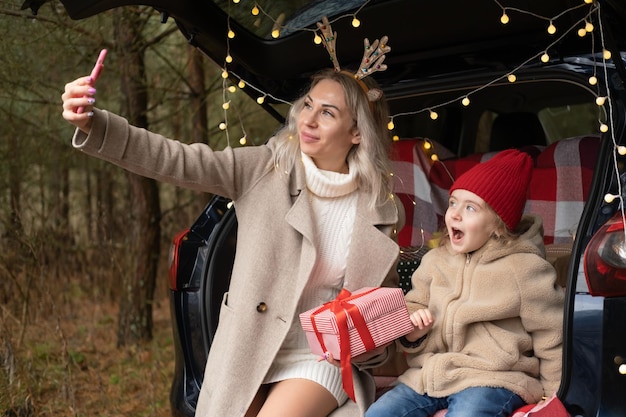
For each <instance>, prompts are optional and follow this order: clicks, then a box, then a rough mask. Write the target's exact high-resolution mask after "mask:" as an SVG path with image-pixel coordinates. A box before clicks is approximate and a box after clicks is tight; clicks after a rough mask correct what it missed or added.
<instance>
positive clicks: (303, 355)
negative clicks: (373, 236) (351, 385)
mask: <svg viewBox="0 0 626 417" xmlns="http://www.w3.org/2000/svg"><path fill="white" fill-rule="evenodd" d="M302 162H303V163H304V167H305V172H306V183H307V188H308V191H309V195H310V196H311V204H312V206H313V212H314V213H315V218H314V221H315V225H316V236H315V242H314V243H315V248H316V250H317V259H316V262H315V266H314V267H313V271H312V272H311V276H310V277H309V281H308V283H307V285H306V287H305V289H304V291H303V293H302V297H301V299H300V302H299V304H298V309H297V311H298V314H299V313H301V312H303V311H307V310H309V309H311V308H314V307H317V306H319V305H321V304H324V303H326V302H328V301H330V300H332V299H334V298H335V297H336V296H337V294H339V291H340V290H341V288H342V287H343V286H344V285H345V282H344V275H345V270H346V263H347V258H348V252H349V249H350V241H351V237H352V229H353V226H354V219H355V215H356V199H357V194H356V193H355V192H354V191H355V190H356V189H357V184H356V181H355V180H354V173H353V172H351V173H349V174H341V173H337V172H332V171H324V170H320V169H318V168H317V166H316V165H315V163H314V162H313V160H312V159H311V158H310V157H308V156H306V155H304V154H302ZM298 314H296V316H295V317H293V321H292V324H291V330H290V332H289V334H288V336H287V338H286V339H285V342H284V343H283V346H282V348H281V350H280V351H279V352H278V355H277V357H276V359H275V360H274V364H273V365H272V367H271V368H270V370H269V372H268V374H267V376H266V378H265V382H266V383H269V382H277V381H281V380H284V379H289V378H306V379H310V380H313V381H316V382H318V383H319V384H321V385H323V386H325V387H326V388H327V389H328V390H329V391H330V392H331V393H333V395H334V396H335V398H337V401H338V402H339V405H341V404H343V403H344V402H345V401H346V399H347V395H346V394H345V392H344V391H343V388H342V386H341V371H340V369H339V368H337V367H335V366H333V365H331V364H329V363H327V362H326V361H322V362H318V361H317V359H318V358H317V357H316V356H315V355H313V354H312V353H311V351H310V349H309V345H308V343H307V340H306V337H305V334H304V331H303V330H302V328H301V326H300V319H299V316H298Z"/></svg>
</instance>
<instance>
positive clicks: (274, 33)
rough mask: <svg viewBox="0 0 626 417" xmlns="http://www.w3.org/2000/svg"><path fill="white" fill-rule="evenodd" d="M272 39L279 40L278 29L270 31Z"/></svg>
mask: <svg viewBox="0 0 626 417" xmlns="http://www.w3.org/2000/svg"><path fill="white" fill-rule="evenodd" d="M272 38H274V39H278V38H280V29H278V28H274V29H272Z"/></svg>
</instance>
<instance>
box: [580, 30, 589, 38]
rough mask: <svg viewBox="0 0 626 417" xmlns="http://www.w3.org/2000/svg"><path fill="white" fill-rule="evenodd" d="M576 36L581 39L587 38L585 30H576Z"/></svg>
mask: <svg viewBox="0 0 626 417" xmlns="http://www.w3.org/2000/svg"><path fill="white" fill-rule="evenodd" d="M578 36H580V37H581V38H584V37H585V36H587V29H585V28H580V29H578Z"/></svg>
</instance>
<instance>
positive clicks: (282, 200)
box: [62, 70, 404, 417]
mask: <svg viewBox="0 0 626 417" xmlns="http://www.w3.org/2000/svg"><path fill="white" fill-rule="evenodd" d="M90 81H91V80H90V79H89V77H83V78H79V79H77V80H75V81H73V82H71V83H69V84H67V85H66V88H65V93H64V94H63V97H62V98H63V117H64V118H65V119H66V120H67V121H68V122H70V123H72V124H73V125H75V126H76V127H77V128H78V129H77V131H76V133H75V135H74V138H73V140H72V143H73V145H74V146H75V147H76V148H78V149H80V150H82V151H83V152H85V153H87V154H90V155H93V156H96V157H99V158H101V159H104V160H107V161H110V162H113V163H115V164H117V165H119V166H121V167H123V168H125V169H127V170H129V171H132V172H134V173H137V174H140V175H144V176H147V177H150V178H155V179H157V180H161V181H166V182H169V183H172V184H175V185H178V186H181V187H187V188H191V189H194V190H198V191H202V192H209V193H214V194H219V195H222V196H225V197H228V198H230V199H232V201H233V202H234V205H235V207H236V211H237V219H238V240H237V251H236V258H235V262H234V267H233V272H232V279H231V283H230V288H229V291H228V292H227V293H226V294H225V296H224V300H223V302H222V306H221V312H220V318H219V326H218V329H217V332H216V335H215V339H214V341H213V344H212V346H211V350H210V352H209V357H208V361H207V365H206V371H205V378H204V384H203V386H202V390H201V393H200V398H199V403H198V406H197V410H196V415H197V416H210V417H223V416H229V417H230V416H261V417H264V416H272V417H276V416H286V417H287V416H288V417H293V416H312V417H313V416H327V415H330V414H331V413H332V415H333V416H339V415H346V416H358V415H363V413H364V411H365V409H366V408H367V406H368V405H369V404H370V403H371V402H372V401H373V399H374V384H373V380H372V378H371V376H370V375H369V374H368V373H367V372H365V371H364V369H366V368H368V367H373V366H377V365H379V364H381V363H383V362H384V361H385V360H386V358H387V350H386V349H378V350H376V351H374V352H369V353H366V354H363V355H361V356H360V357H357V358H353V365H355V369H354V385H355V395H356V404H355V403H354V402H352V401H348V400H347V396H346V393H345V392H344V391H343V389H342V384H341V373H340V368H338V367H337V366H335V364H336V363H335V362H334V361H333V360H332V358H330V359H328V360H327V361H321V362H319V361H318V358H317V357H315V356H314V355H312V354H311V353H310V350H309V347H308V344H307V342H306V338H305V336H304V332H303V331H302V329H301V327H300V324H299V319H298V314H299V313H301V312H303V311H306V310H308V309H310V308H313V307H316V306H318V305H320V304H322V303H325V302H328V301H330V300H332V299H334V298H335V296H336V295H337V294H338V293H339V291H340V290H341V289H342V288H347V289H348V290H350V291H354V290H357V289H359V288H362V287H368V286H381V285H384V286H395V285H397V272H396V261H397V258H398V254H399V248H398V246H397V244H396V242H395V241H394V240H395V236H396V232H397V230H399V228H400V227H401V226H402V225H401V224H399V223H401V222H402V221H403V215H404V213H403V211H402V208H401V207H402V206H401V204H400V203H399V202H398V203H396V200H395V199H394V198H393V195H392V190H391V177H390V162H389V159H388V147H389V145H390V137H389V132H388V131H387V129H386V123H387V121H388V112H387V107H386V103H385V101H384V99H377V98H373V100H374V101H370V100H371V99H370V98H368V94H367V92H368V90H373V89H374V88H375V87H376V83H375V82H374V81H373V80H372V79H371V78H363V79H360V80H357V79H356V78H355V77H354V75H352V74H349V73H347V72H344V71H333V70H325V71H322V72H320V73H319V74H317V75H316V76H315V77H314V78H313V81H312V84H311V87H310V89H309V91H308V92H307V93H306V94H305V95H304V96H303V97H301V98H300V99H298V100H297V101H296V102H295V103H294V105H293V106H292V108H291V110H290V113H289V116H288V120H287V123H286V125H285V127H284V128H283V129H281V130H280V131H279V132H278V133H277V134H276V136H275V137H273V138H271V139H270V140H269V141H268V143H267V144H266V145H264V146H255V147H244V148H237V149H231V148H226V149H224V150H222V151H213V150H211V149H210V148H209V147H208V146H207V145H205V144H192V145H185V144H182V143H180V142H177V141H173V140H170V139H166V138H164V137H162V136H160V135H157V134H154V133H151V132H148V131H146V130H143V129H138V128H136V127H133V126H130V125H129V124H128V123H127V121H126V120H124V119H122V118H121V117H119V116H116V115H114V114H111V113H109V112H106V111H103V110H98V109H94V108H93V107H92V106H93V104H94V94H95V89H93V88H92V87H91V85H90ZM370 96H371V97H374V96H375V95H370ZM81 106H84V108H85V111H84V113H78V112H77V109H78V108H79V107H81Z"/></svg>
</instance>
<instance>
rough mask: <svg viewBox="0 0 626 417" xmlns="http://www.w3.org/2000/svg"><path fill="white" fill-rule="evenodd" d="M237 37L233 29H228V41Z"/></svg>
mask: <svg viewBox="0 0 626 417" xmlns="http://www.w3.org/2000/svg"><path fill="white" fill-rule="evenodd" d="M234 37H235V32H234V31H233V30H232V29H228V39H233V38H234Z"/></svg>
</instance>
